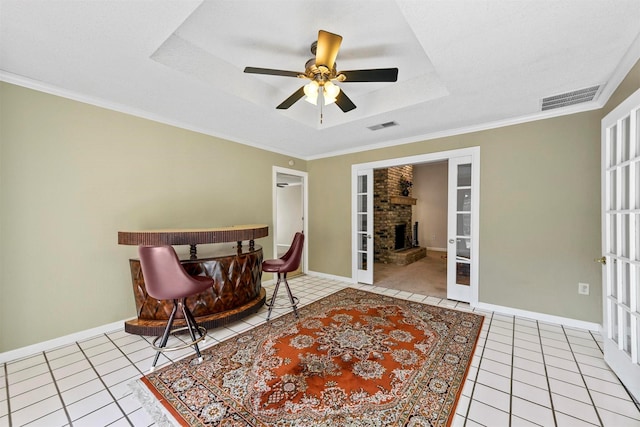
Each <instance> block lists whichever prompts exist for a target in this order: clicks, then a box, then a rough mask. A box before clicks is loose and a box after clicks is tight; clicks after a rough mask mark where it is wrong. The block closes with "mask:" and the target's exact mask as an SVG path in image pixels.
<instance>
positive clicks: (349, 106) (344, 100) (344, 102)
mask: <svg viewBox="0 0 640 427" xmlns="http://www.w3.org/2000/svg"><path fill="white" fill-rule="evenodd" d="M336 105H337V106H338V107H340V109H341V110H342V112H344V113H347V112H349V111H351V110H353V109H354V108H356V104H354V103H353V101H351V100H350V99H349V97H348V96H347V95H345V93H344V91H343V90H341V91H340V93H338V96H337V97H336Z"/></svg>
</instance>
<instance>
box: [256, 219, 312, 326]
mask: <svg viewBox="0 0 640 427" xmlns="http://www.w3.org/2000/svg"><path fill="white" fill-rule="evenodd" d="M303 246H304V234H302V233H300V232H298V233H296V234H295V236H293V242H291V247H289V250H288V251H287V252H286V253H285V254H284V255H282V257H280V258H277V259H268V260H265V261H263V262H262V271H266V272H267V273H277V274H278V281H277V282H276V287H275V288H274V290H273V295H272V296H271V301H270V302H268V303H267V302H265V305H266V306H267V307H269V313H268V314H267V322H268V321H269V318H270V317H271V310H273V307H274V304H275V302H276V297H277V296H278V289H279V288H280V283H281V282H284V286H285V287H286V289H287V293H288V294H289V301H291V307H292V308H293V312H294V313H295V315H296V317H297V318H298V319H299V318H300V316H298V297H294V296H293V294H292V293H291V288H290V287H289V282H287V273H290V272H292V271H295V270H297V269H298V267H299V266H300V259H301V258H302V247H303Z"/></svg>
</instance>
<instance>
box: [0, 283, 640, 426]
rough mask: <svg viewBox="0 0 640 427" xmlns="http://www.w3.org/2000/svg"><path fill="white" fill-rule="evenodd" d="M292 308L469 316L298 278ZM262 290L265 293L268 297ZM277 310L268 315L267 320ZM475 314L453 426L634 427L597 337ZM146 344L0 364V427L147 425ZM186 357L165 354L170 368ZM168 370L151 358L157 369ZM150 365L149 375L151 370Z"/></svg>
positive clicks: (633, 409)
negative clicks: (329, 298)
mask: <svg viewBox="0 0 640 427" xmlns="http://www.w3.org/2000/svg"><path fill="white" fill-rule="evenodd" d="M289 282H290V284H291V287H292V290H293V293H294V294H295V295H297V296H299V297H300V303H301V305H306V304H309V303H311V302H313V301H315V300H317V299H319V298H322V297H324V296H326V295H328V294H330V293H333V292H335V291H337V290H339V289H341V288H344V287H347V286H354V287H361V288H363V289H366V290H369V291H373V292H378V293H384V294H388V295H391V296H395V297H398V298H404V299H409V300H414V301H420V302H425V303H429V304H434V305H443V306H447V307H452V308H456V309H461V310H469V309H470V308H469V305H468V304H463V303H459V302H455V301H449V300H446V299H440V298H435V297H430V296H424V295H419V294H412V293H409V292H403V291H398V290H394V289H388V288H382V287H376V286H367V285H350V284H347V283H343V282H339V281H335V280H328V279H324V278H318V277H313V276H301V277H298V278H295V279H291V280H290V281H289ZM271 290H272V287H270V286H267V293H268V295H271ZM285 311H286V310H284V309H279V310H277V312H276V310H274V314H273V316H274V317H275V316H277V315H280V314H283V313H284V312H285ZM477 312H479V313H481V314H483V315H485V316H486V317H485V322H484V326H483V329H482V332H481V335H480V339H479V342H478V347H477V348H476V352H475V355H474V358H473V361H472V364H471V367H470V369H469V374H468V377H467V380H466V383H465V386H464V388H463V390H462V395H461V396H460V400H459V402H458V406H457V408H456V414H455V418H454V420H453V426H468V427H475V426H490V427H493V426H498V427H500V426H513V427H516V426H561V427H563V426H607V427H608V426H615V427H622V426H640V411H639V409H638V407H637V406H636V404H635V403H634V402H633V400H632V399H631V398H630V397H629V395H628V393H627V392H626V390H625V389H624V387H623V386H622V385H621V384H620V382H619V380H618V379H617V378H616V376H615V375H614V374H613V373H612V372H611V371H610V370H609V368H608V367H607V366H606V365H605V363H604V361H603V357H602V339H601V337H600V335H599V334H598V333H594V332H590V331H586V330H579V329H573V328H569V327H564V326H559V325H554V324H546V323H542V322H537V321H534V320H530V319H525V318H520V317H513V316H505V315H501V314H498V313H492V312H484V311H477ZM265 315H266V309H265V307H262V309H261V310H260V312H258V313H257V314H255V315H253V316H250V317H247V318H245V319H243V320H241V321H238V322H235V323H233V324H231V325H229V326H227V327H223V328H218V329H214V330H211V331H209V333H208V337H209V338H210V339H207V341H206V343H205V345H204V346H203V347H208V346H211V345H214V344H215V343H217V342H219V341H222V340H224V339H226V338H228V337H230V336H232V335H234V334H237V333H239V332H241V331H244V330H246V329H249V328H252V327H254V326H256V325H258V324H260V323H263V322H264V319H265ZM149 341H150V338H149V337H140V336H137V335H130V334H127V333H125V332H124V331H123V330H122V329H120V330H116V331H113V332H111V333H107V334H103V335H100V336H96V337H94V338H91V339H88V340H85V341H80V342H76V343H74V344H72V345H67V346H65V347H61V348H55V349H51V350H49V351H45V352H42V353H38V354H34V355H32V356H30V357H26V358H23V359H20V360H15V361H10V362H7V363H4V364H1V365H0V427H13V426H15V427H17V426H23V425H26V426H46V427H55V426H71V425H73V426H92V427H95V426H153V425H154V423H153V420H152V419H151V418H150V417H149V416H148V415H147V413H146V412H145V410H144V409H142V408H141V406H140V403H138V401H137V400H136V399H135V398H134V397H133V395H132V392H131V390H130V389H129V387H128V384H129V383H130V382H131V381H132V380H134V379H136V378H138V377H140V376H141V375H142V374H143V373H145V372H147V371H148V369H149V367H150V365H151V359H152V356H153V354H154V352H153V350H152V349H151V348H150V347H149ZM191 352H192V350H191V349H186V350H184V351H180V352H177V353H178V354H176V353H167V355H168V356H170V357H172V358H174V359H177V358H180V357H182V356H184V355H189V354H191ZM166 363H170V361H169V360H168V359H166V358H161V362H160V364H166ZM160 364H159V366H160Z"/></svg>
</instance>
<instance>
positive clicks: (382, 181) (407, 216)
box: [373, 165, 413, 263]
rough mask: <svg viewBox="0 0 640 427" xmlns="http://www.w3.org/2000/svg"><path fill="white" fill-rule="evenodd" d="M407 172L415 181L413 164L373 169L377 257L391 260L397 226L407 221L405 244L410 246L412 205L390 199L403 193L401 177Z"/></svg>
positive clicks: (375, 250)
mask: <svg viewBox="0 0 640 427" xmlns="http://www.w3.org/2000/svg"><path fill="white" fill-rule="evenodd" d="M402 176H404V177H405V178H406V179H408V180H409V181H413V166H412V165H407V166H396V167H392V168H388V169H376V170H374V171H373V183H374V188H373V210H374V215H373V223H374V226H373V229H374V237H373V238H374V260H375V261H376V262H384V263H389V262H392V260H391V256H390V254H391V253H393V252H394V250H395V226H396V225H397V224H403V223H404V224H406V233H405V241H406V247H411V242H412V230H413V227H412V218H411V206H410V205H398V204H393V203H391V202H390V197H391V196H400V195H401V191H400V178H401V177H402Z"/></svg>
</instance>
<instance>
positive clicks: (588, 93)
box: [542, 85, 600, 111]
mask: <svg viewBox="0 0 640 427" xmlns="http://www.w3.org/2000/svg"><path fill="white" fill-rule="evenodd" d="M598 89H600V85H598V86H591V87H588V88H585V89H579V90H574V91H573V92H567V93H561V94H560V95H554V96H548V97H546V98H543V99H542V111H545V110H551V109H553V108H562V107H567V106H569V105H574V104H580V103H582V102H589V101H592V100H593V98H595V96H596V94H597V93H598Z"/></svg>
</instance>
